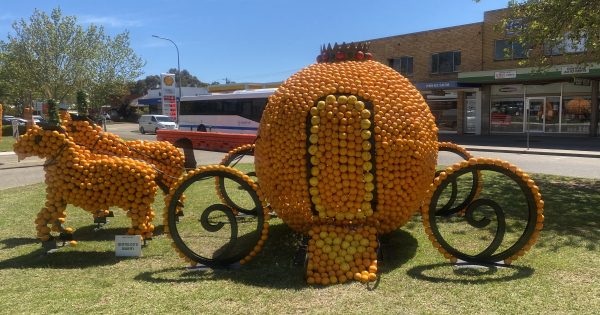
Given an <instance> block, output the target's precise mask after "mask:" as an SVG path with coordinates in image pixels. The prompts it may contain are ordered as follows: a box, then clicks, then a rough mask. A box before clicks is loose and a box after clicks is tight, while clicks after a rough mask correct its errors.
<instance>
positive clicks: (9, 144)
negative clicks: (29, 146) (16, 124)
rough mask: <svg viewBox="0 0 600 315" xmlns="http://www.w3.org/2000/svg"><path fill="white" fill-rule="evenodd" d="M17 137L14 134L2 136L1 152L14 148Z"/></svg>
mask: <svg viewBox="0 0 600 315" xmlns="http://www.w3.org/2000/svg"><path fill="white" fill-rule="evenodd" d="M14 143H15V138H13V137H12V136H8V137H0V152H8V151H12V150H13V144H14Z"/></svg>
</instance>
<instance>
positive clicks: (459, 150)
mask: <svg viewBox="0 0 600 315" xmlns="http://www.w3.org/2000/svg"><path fill="white" fill-rule="evenodd" d="M438 151H445V152H450V153H454V154H456V155H458V156H459V157H461V158H463V159H464V160H465V161H467V160H469V159H472V158H473V155H472V154H471V153H470V152H469V151H467V149H465V148H463V147H461V146H459V145H457V144H454V143H452V142H440V143H438ZM441 172H442V171H437V172H436V173H435V177H437V176H438V175H439V174H440V173H441ZM471 175H472V177H471V178H472V184H473V187H474V189H471V193H472V194H471V195H469V197H468V198H465V199H464V200H463V202H462V203H460V204H458V205H456V206H454V207H452V206H451V204H452V203H453V202H454V199H455V198H456V196H454V197H453V198H451V201H449V202H448V203H447V204H446V207H447V208H446V209H445V210H444V211H447V212H452V213H454V212H456V213H457V214H458V215H460V216H463V215H465V211H466V206H467V205H468V204H469V203H470V202H471V201H473V199H475V198H477V197H478V196H479V194H480V193H481V189H482V187H483V181H482V179H481V172H480V171H473V172H471ZM452 184H453V185H455V184H456V183H452ZM455 190H456V187H455V188H454V191H455Z"/></svg>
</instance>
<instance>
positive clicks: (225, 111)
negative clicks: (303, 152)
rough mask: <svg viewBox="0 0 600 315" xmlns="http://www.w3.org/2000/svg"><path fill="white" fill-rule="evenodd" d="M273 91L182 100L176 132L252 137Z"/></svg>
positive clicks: (216, 94) (202, 96) (251, 91)
mask: <svg viewBox="0 0 600 315" xmlns="http://www.w3.org/2000/svg"><path fill="white" fill-rule="evenodd" d="M276 90H277V89H275V88H272V89H256V90H240V91H235V92H232V93H213V94H207V95H199V96H189V97H185V96H184V97H183V98H182V99H181V104H180V108H179V130H182V131H186V130H192V131H208V132H224V133H240V134H256V132H257V130H258V124H259V122H260V117H261V116H262V113H263V110H264V109H265V106H266V105H267V99H268V98H269V96H271V95H272V94H273V93H275V91H276Z"/></svg>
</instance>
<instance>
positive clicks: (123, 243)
mask: <svg viewBox="0 0 600 315" xmlns="http://www.w3.org/2000/svg"><path fill="white" fill-rule="evenodd" d="M115 255H116V256H117V257H141V256H142V238H141V237H140V236H139V235H115Z"/></svg>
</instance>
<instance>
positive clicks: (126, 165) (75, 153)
mask: <svg viewBox="0 0 600 315" xmlns="http://www.w3.org/2000/svg"><path fill="white" fill-rule="evenodd" d="M14 151H15V153H17V154H18V156H19V159H21V158H24V157H27V156H32V155H36V156H38V157H40V158H43V159H46V163H45V165H44V169H45V172H46V177H45V182H46V185H47V187H46V203H45V206H44V207H43V208H42V210H41V211H40V212H39V214H38V217H37V219H36V226H37V227H36V229H37V232H38V234H37V236H38V238H40V239H41V240H42V241H47V240H49V239H50V238H51V234H50V232H51V231H56V232H66V233H71V232H72V229H69V228H63V227H62V224H63V223H64V221H65V217H66V211H65V209H66V205H67V204H73V205H75V206H77V207H80V208H83V209H84V210H86V211H88V212H90V213H92V214H94V215H96V216H100V215H102V214H103V213H101V212H103V211H105V209H108V208H109V207H110V206H118V207H120V208H122V209H124V210H126V211H127V216H128V217H130V218H131V228H130V229H129V230H128V234H132V235H133V234H137V235H141V236H142V237H143V238H150V237H152V234H153V231H154V225H153V224H152V223H151V222H152V219H153V218H154V216H155V213H154V211H153V210H152V208H151V205H152V203H153V201H154V196H155V194H156V191H157V189H158V187H157V184H156V182H155V180H156V176H157V173H156V171H155V170H154V168H152V167H151V166H150V165H149V164H147V163H144V162H141V161H137V160H134V159H131V158H121V157H115V156H110V155H104V154H96V153H92V152H91V151H90V150H88V149H86V148H85V147H83V146H79V145H77V144H75V143H74V142H73V139H72V138H70V137H69V136H68V135H66V133H65V132H64V130H62V128H60V127H57V128H55V130H49V129H42V128H40V127H38V126H35V125H34V126H32V127H31V128H29V129H28V131H27V132H26V133H25V134H24V135H23V136H22V137H21V138H20V139H19V140H18V141H17V142H16V143H15V144H14ZM49 224H50V225H51V227H48V225H49Z"/></svg>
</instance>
